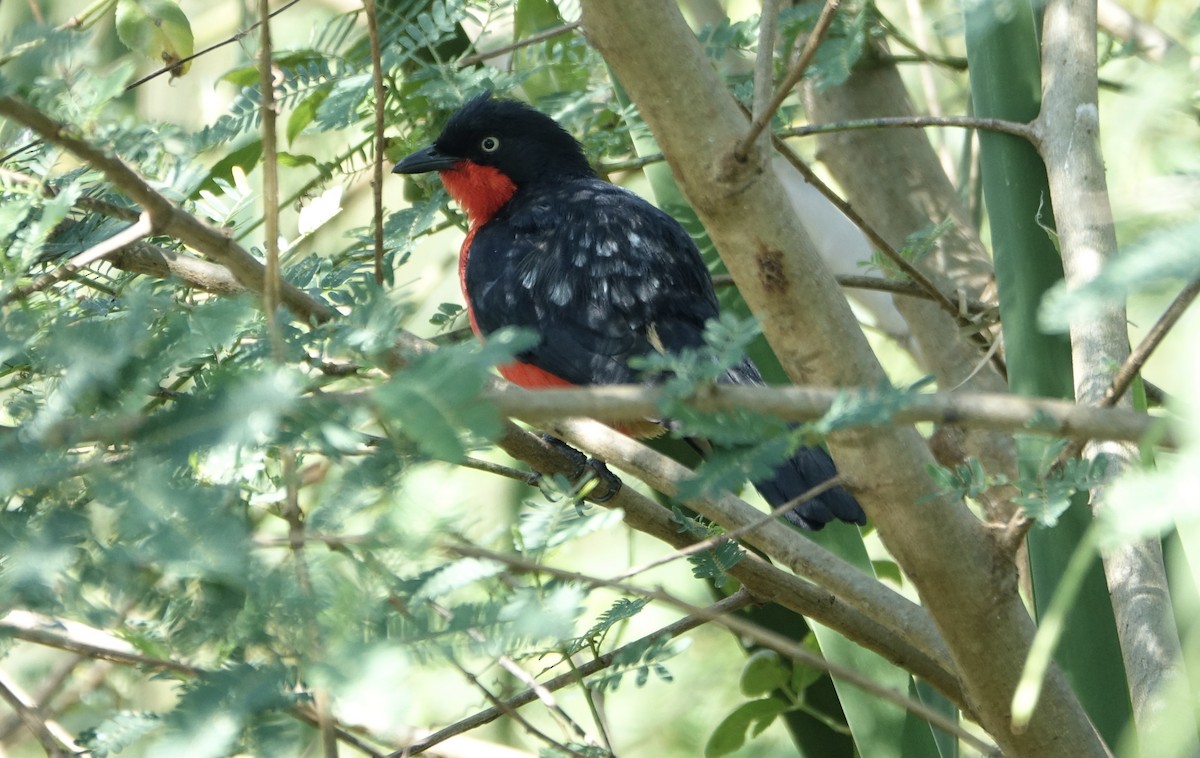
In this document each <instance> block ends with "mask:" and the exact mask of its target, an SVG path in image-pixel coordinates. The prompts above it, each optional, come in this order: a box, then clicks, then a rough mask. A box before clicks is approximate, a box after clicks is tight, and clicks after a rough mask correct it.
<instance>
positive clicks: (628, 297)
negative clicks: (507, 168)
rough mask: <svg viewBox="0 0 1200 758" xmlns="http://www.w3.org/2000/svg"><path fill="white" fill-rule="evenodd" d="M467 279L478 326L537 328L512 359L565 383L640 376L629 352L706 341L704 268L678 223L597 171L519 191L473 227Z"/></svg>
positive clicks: (712, 304) (708, 294) (708, 311)
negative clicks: (532, 342) (530, 344)
mask: <svg viewBox="0 0 1200 758" xmlns="http://www.w3.org/2000/svg"><path fill="white" fill-rule="evenodd" d="M466 288H467V292H468V298H469V299H470V306H471V308H472V310H473V313H474V317H475V322H476V324H477V325H478V326H479V329H480V331H481V332H482V333H483V334H485V335H486V334H489V333H491V332H493V331H495V330H497V329H500V328H502V327H506V326H515V327H524V328H526V329H530V330H532V331H534V332H535V333H537V334H538V336H539V338H540V339H539V342H538V344H537V345H536V346H535V347H534V348H532V349H531V350H529V351H528V352H526V353H523V354H522V355H521V356H519V357H520V359H521V360H523V361H525V362H527V363H531V364H533V365H535V366H537V367H538V368H541V369H543V370H545V371H548V372H550V373H552V374H554V375H556V376H558V377H561V378H562V379H565V380H567V381H569V382H571V383H572V384H581V385H582V384H615V383H627V382H633V381H636V380H637V372H636V371H634V370H633V369H630V368H629V364H628V361H629V358H631V357H633V356H637V355H646V354H649V353H651V352H652V351H656V350H657V351H666V352H676V351H679V350H681V349H683V348H685V347H694V346H697V345H700V344H703V336H702V333H703V330H704V324H705V322H706V321H708V320H709V319H711V318H715V317H716V316H717V299H716V295H715V294H714V292H713V288H712V282H711V279H710V278H709V273H708V270H707V269H706V268H705V266H704V262H703V260H702V259H701V257H700V252H699V251H698V250H697V249H696V245H695V243H694V242H692V239H691V237H689V236H688V234H687V232H686V231H685V230H684V229H683V227H681V226H680V225H679V223H678V222H677V221H675V220H674V219H673V218H671V217H670V216H668V215H667V214H665V213H663V212H662V211H660V210H658V209H657V208H655V207H654V206H653V205H651V204H650V203H648V202H646V201H645V200H642V199H641V198H639V197H638V196H637V195H634V194H633V193H631V192H629V191H627V190H624V189H622V188H620V187H616V186H614V185H611V184H608V183H607V182H603V181H601V180H599V179H579V180H574V181H571V182H567V183H565V184H562V185H558V186H555V187H553V188H548V189H544V190H540V191H528V192H522V193H518V195H517V196H516V197H514V198H513V200H512V202H510V203H509V204H508V205H507V206H506V207H505V208H504V209H502V210H501V211H500V213H498V214H497V215H496V216H495V217H494V218H493V219H492V220H490V221H489V222H488V223H486V224H484V225H483V226H482V227H481V228H480V229H479V231H478V232H477V233H476V235H475V238H474V240H473V243H472V245H471V251H470V257H469V258H468V262H467V270H466Z"/></svg>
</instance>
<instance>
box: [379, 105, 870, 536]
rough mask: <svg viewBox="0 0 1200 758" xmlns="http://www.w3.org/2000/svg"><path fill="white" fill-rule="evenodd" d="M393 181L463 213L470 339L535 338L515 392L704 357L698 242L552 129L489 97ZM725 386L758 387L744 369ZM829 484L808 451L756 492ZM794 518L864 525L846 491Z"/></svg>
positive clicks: (704, 299)
mask: <svg viewBox="0 0 1200 758" xmlns="http://www.w3.org/2000/svg"><path fill="white" fill-rule="evenodd" d="M392 171H393V173H399V174H420V173H427V172H431V171H437V172H438V173H439V174H440V176H441V180H442V184H443V185H445V187H446V191H447V192H449V193H450V196H451V197H452V198H454V200H456V201H457V202H458V204H459V205H461V206H462V207H463V209H464V210H465V211H466V212H467V217H468V219H469V221H470V229H469V231H468V233H467V237H466V239H465V240H464V241H463V245H462V252H461V254H460V256H459V263H458V273H459V280H460V282H461V284H462V288H463V294H464V296H465V297H466V306H467V315H468V317H469V318H470V322H471V328H472V329H473V330H474V331H475V333H476V334H477V335H479V336H481V337H486V336H487V335H489V334H491V333H492V332H494V331H496V330H497V329H500V328H502V327H522V328H524V329H528V330H531V331H532V332H534V333H535V334H536V335H537V336H538V342H537V344H536V345H535V346H534V347H532V348H530V349H529V350H527V351H525V352H523V353H521V354H520V355H518V356H517V361H516V362H514V363H511V364H508V365H505V366H501V367H500V373H501V374H502V375H503V376H504V377H505V378H506V379H508V380H509V381H511V382H514V383H515V384H518V385H521V386H524V387H529V388H544V387H569V386H573V385H590V384H626V383H634V382H638V381H639V380H640V377H639V376H638V373H637V371H635V370H634V369H632V368H630V366H629V359H630V358H632V357H635V356H644V355H649V354H652V353H654V352H660V353H662V352H665V353H673V352H678V351H680V350H683V349H685V348H695V347H699V346H702V345H703V344H704V338H703V332H704V326H705V323H706V322H707V321H708V320H709V319H713V318H716V317H717V315H718V307H717V298H716V295H715V293H714V292H713V286H712V282H711V279H710V277H709V273H708V269H707V268H705V266H704V262H703V260H702V259H701V257H700V251H699V250H697V248H696V245H695V243H694V242H693V241H692V239H691V237H690V236H688V233H687V232H686V231H685V230H684V229H683V227H682V226H680V225H679V223H678V222H677V221H675V219H673V218H671V217H670V216H669V215H667V214H666V213H664V212H662V211H661V210H659V209H658V208H655V207H654V206H653V205H651V204H650V203H648V202H646V201H645V200H643V199H641V198H640V197H638V196H637V195H635V194H633V193H632V192H629V191H627V190H625V189H623V188H621V187H617V186H615V185H613V184H610V183H608V182H606V181H604V180H602V179H600V178H599V177H598V176H597V175H596V172H595V171H594V170H592V167H591V166H590V165H589V164H588V161H587V158H586V157H585V156H584V153H583V148H582V147H581V146H580V144H579V142H577V141H576V140H575V138H574V137H572V136H571V135H570V134H568V133H567V131H566V130H564V129H563V128H562V127H561V126H559V125H558V123H556V122H555V121H554V120H553V119H551V118H550V117H549V116H546V115H544V114H542V113H540V112H538V111H537V110H534V109H533V108H531V107H529V106H527V105H525V104H523V103H519V102H516V101H513V100H502V99H495V98H493V97H491V95H490V93H485V94H483V95H480V96H479V97H476V98H475V99H473V100H471V101H469V102H468V103H467V104H466V105H464V106H463V107H462V108H460V109H459V110H458V111H457V112H456V113H455V114H454V115H453V116H451V117H450V120H449V121H448V122H447V124H446V126H445V128H444V129H443V130H442V132H441V134H440V135H438V137H437V139H436V140H434V142H433V144H432V145H430V146H429V147H426V148H425V149H423V150H419V151H417V152H415V153H413V154H412V155H410V156H408V157H407V158H404V159H403V160H402V161H400V162H399V163H397V164H396V166H395V168H393V169H392ZM725 381H728V382H731V383H737V384H762V383H763V382H762V378H761V376H760V375H759V372H758V369H757V368H755V366H754V364H753V363H751V362H750V361H749V360H744V361H743V362H742V363H741V364H739V365H737V366H734V367H733V368H731V369H730V370H729V371H728V373H727V375H726V377H725ZM835 474H836V471H835V469H834V465H833V460H832V459H831V458H830V457H829V454H828V453H826V452H825V451H824V450H822V449H820V448H811V447H803V448H800V449H799V450H797V451H796V453H795V454H794V456H793V457H792V458H791V459H790V460H788V461H786V462H785V463H783V464H782V465H780V466H779V467H778V468H777V469H776V470H775V472H774V474H773V475H772V476H771V477H770V478H766V479H763V480H759V481H756V482H754V485H755V487H756V488H757V489H758V490H759V492H761V493H762V495H763V497H764V498H765V499H766V500H767V501H768V502H769V503H770V504H771V505H772V507H775V508H778V507H779V506H781V505H783V504H785V503H787V502H788V501H789V500H791V499H793V498H795V497H797V496H799V495H801V494H803V493H804V492H805V491H806V490H808V489H810V488H812V487H814V486H816V485H818V484H820V483H822V482H824V481H827V480H828V479H830V478H832V477H833V476H835ZM786 517H787V518H788V520H789V521H791V522H792V523H794V524H796V525H798V526H801V527H803V528H806V529H820V528H821V527H823V526H824V525H825V524H827V523H829V522H830V521H833V520H834V519H841V520H843V521H849V522H853V523H856V524H863V523H865V522H866V516H865V514H864V513H863V511H862V508H861V507H860V506H859V504H858V502H857V501H856V500H855V499H854V498H853V497H852V496H851V495H850V494H849V493H848V492H847V491H846V490H844V489H842V488H841V487H835V488H832V489H830V490H827V491H826V492H824V493H823V494H821V495H819V496H818V497H816V498H814V499H812V500H809V501H808V502H805V503H803V504H801V505H799V506H797V507H796V508H795V509H793V510H792V511H790V512H788V513H787V514H786Z"/></svg>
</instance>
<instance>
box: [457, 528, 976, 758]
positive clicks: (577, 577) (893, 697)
mask: <svg viewBox="0 0 1200 758" xmlns="http://www.w3.org/2000/svg"><path fill="white" fill-rule="evenodd" d="M451 549H452V550H453V551H454V552H455V553H457V554H459V555H461V556H463V557H468V558H481V559H485V560H492V561H496V562H498V563H502V564H504V565H507V566H509V567H511V568H514V569H518V570H521V571H527V572H532V573H544V574H550V575H552V576H555V577H557V578H558V579H563V580H566V581H571V582H579V583H581V584H588V585H592V586H600V587H612V588H614V589H618V590H621V591H622V592H626V593H629V594H632V595H638V596H641V597H648V598H651V599H654V600H659V601H661V602H664V603H666V604H669V605H673V606H675V607H676V608H679V609H680V610H682V611H684V612H686V613H689V614H692V615H708V618H707V620H708V621H711V622H713V623H715V624H717V625H719V626H723V627H725V628H727V629H729V631H731V632H733V633H734V634H737V635H739V636H741V637H744V638H746V639H749V640H752V641H753V642H755V643H756V644H758V645H761V646H763V647H765V648H768V649H771V650H774V651H776V652H777V653H779V654H780V655H782V656H784V657H786V658H790V659H791V660H794V661H797V662H799V663H801V664H803V665H805V666H810V667H812V668H815V669H818V670H820V671H825V672H827V673H829V674H830V675H831V676H834V677H836V678H838V679H841V680H842V681H845V682H848V683H850V684H852V685H854V686H855V687H857V688H859V689H861V690H863V691H864V692H867V693H868V694H870V695H873V696H875V697H878V698H880V699H882V700H886V701H888V702H890V703H893V704H894V705H898V706H900V707H901V708H904V709H905V710H907V711H909V712H910V713H913V714H915V715H917V716H918V717H920V718H922V719H925V720H926V721H928V722H929V723H930V724H932V725H933V726H936V727H937V728H938V729H941V730H943V731H945V732H946V733H947V734H952V735H954V736H956V737H958V738H959V739H962V740H964V741H966V742H968V743H969V744H970V745H971V746H972V747H973V748H975V749H976V750H979V751H980V752H982V753H983V754H984V755H996V756H998V755H999V751H997V749H996V748H995V746H993V745H989V744H988V743H986V742H984V741H982V740H980V739H979V738H978V737H976V736H975V735H973V734H971V733H970V732H967V731H966V730H964V729H963V728H962V727H961V726H959V725H958V724H957V723H956V722H954V721H952V720H950V719H948V718H946V716H945V715H943V714H942V713H941V712H940V711H937V710H934V709H933V708H930V707H929V706H927V705H925V704H924V703H921V702H918V701H916V700H913V699H912V698H909V697H906V696H905V695H902V694H900V693H898V692H893V691H892V690H890V689H888V688H886V687H883V686H881V685H879V684H877V683H876V682H875V681H874V680H873V679H871V678H870V677H867V676H864V675H863V674H860V673H859V672H857V671H855V670H854V669H851V668H848V667H846V666H842V665H841V664H838V663H835V662H833V661H831V660H829V659H827V658H824V657H822V656H820V655H817V654H816V653H813V652H811V651H809V650H807V649H805V648H804V647H802V646H800V645H798V644H796V642H795V641H794V640H791V639H788V638H787V637H784V636H783V635H780V634H777V633H775V632H772V631H771V630H769V629H764V628H762V627H761V626H759V625H757V624H755V623H753V622H750V621H746V620H745V619H742V618H740V617H738V616H736V615H731V614H728V613H725V614H714V615H709V614H708V609H705V608H700V607H698V606H695V605H691V604H690V603H686V602H684V601H682V600H680V599H679V598H677V597H675V596H673V595H670V594H668V593H666V592H663V591H662V590H646V589H643V588H641V587H637V586H634V585H631V584H628V583H625V582H618V581H611V580H606V579H599V578H597V577H592V576H588V575H586V574H580V573H578V572H574V571H564V570H562V569H557V568H552V567H550V566H546V565H543V564H539V563H534V562H532V561H529V560H526V559H524V558H521V557H519V556H513V555H505V554H503V553H497V552H494V551H491V550H485V549H483V548H479V547H475V546H465V545H458V546H454V547H452V548H451Z"/></svg>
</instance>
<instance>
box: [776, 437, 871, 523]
mask: <svg viewBox="0 0 1200 758" xmlns="http://www.w3.org/2000/svg"><path fill="white" fill-rule="evenodd" d="M835 476H837V469H836V468H834V465H833V459H832V458H830V457H829V453H827V452H825V451H824V450H822V449H821V448H819V447H802V448H800V449H799V450H797V451H796V453H795V455H793V456H792V457H791V458H790V459H789V460H786V461H784V462H783V463H782V464H781V465H780V466H779V467H777V468H776V469H775V473H774V474H773V475H772V476H771V478H770V479H760V480H759V481H757V482H754V488H755V489H756V490H758V492H759V494H761V495H762V496H763V499H764V500H766V501H767V503H768V504H770V506H771V507H772V508H778V507H779V506H781V505H783V504H784V503H786V502H788V501H789V500H793V499H795V498H797V497H799V496H801V495H803V494H804V493H805V492H807V491H809V490H810V489H812V488H813V487H816V486H817V485H819V484H821V483H822V482H827V481H829V480H830V479H832V478H833V477H835ZM783 515H784V518H786V519H787V520H788V521H790V522H792V523H793V524H795V525H796V526H798V527H800V528H802V529H820V528H821V527H823V526H825V525H826V524H828V523H829V522H830V521H833V520H834V519H839V520H841V521H848V522H850V523H852V524H858V525H859V526H862V525H863V524H865V523H867V514H865V513H863V509H862V506H861V505H859V504H858V501H857V500H855V499H854V496H853V495H851V494H850V493H849V492H847V491H846V490H845V489H844V488H842V487H841V486H840V485H839V486H837V487H833V488H831V489H828V490H826V491H824V492H822V493H821V494H820V495H817V496H816V497H814V498H812V499H810V500H806V501H805V502H803V503H801V504H799V505H797V506H796V507H795V508H793V509H791V510H790V511H788V512H786V513H785V514H783Z"/></svg>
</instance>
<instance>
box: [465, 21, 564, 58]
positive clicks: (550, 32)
mask: <svg viewBox="0 0 1200 758" xmlns="http://www.w3.org/2000/svg"><path fill="white" fill-rule="evenodd" d="M580 23H581V22H579V21H573V22H571V23H569V24H563V25H562V26H556V27H554V28H553V29H547V30H546V31H544V32H538V33H537V34H533V35H530V36H528V37H526V38H525V39H522V40H518V41H516V42H514V43H512V44H511V45H504V46H503V47H498V48H496V49H494V50H486V51H484V52H482V53H474V54H472V55H468V56H466V57H463V58H460V59H459V60H458V63H457V64H456V65H457V66H458V67H459V68H466V67H467V66H474V65H475V64H476V63H482V62H483V61H486V60H488V59H490V58H496V57H499V56H501V55H504V54H505V53H511V52H512V51H514V50H520V49H521V48H523V47H528V46H530V45H536V44H537V43H539V42H544V41H546V40H548V39H551V38H552V37H557V36H558V35H560V34H566V33H567V32H572V31H575V30H576V29H578V28H579V25H580Z"/></svg>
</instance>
